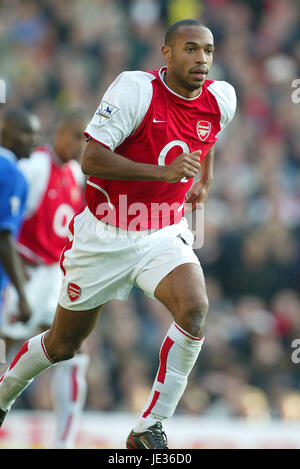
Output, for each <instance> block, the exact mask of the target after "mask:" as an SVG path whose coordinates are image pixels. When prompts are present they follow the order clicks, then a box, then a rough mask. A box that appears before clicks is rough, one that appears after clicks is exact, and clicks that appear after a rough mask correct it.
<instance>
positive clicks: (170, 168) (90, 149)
mask: <svg viewBox="0 0 300 469" xmlns="http://www.w3.org/2000/svg"><path fill="white" fill-rule="evenodd" d="M153 78H154V77H153V75H151V74H149V73H145V72H124V73H121V75H119V76H118V77H117V79H116V80H115V81H114V82H113V83H112V85H111V86H110V87H109V88H108V90H107V91H106V93H105V95H104V97H103V100H102V101H101V103H100V105H99V107H98V109H97V111H96V112H95V114H94V116H93V118H92V120H91V122H90V123H89V125H88V126H87V129H86V131H85V135H86V136H87V137H88V138H89V141H88V144H87V146H86V149H85V152H84V155H83V158H82V164H81V167H82V171H83V172H84V173H85V174H87V175H89V176H95V177H100V178H104V179H116V180H122V179H123V180H131V179H133V180H134V179H135V180H145V181H166V182H175V181H180V180H181V179H182V178H184V177H186V178H193V177H194V176H195V174H196V173H197V171H198V169H199V167H200V152H194V153H182V154H181V155H179V156H178V157H177V158H176V159H175V160H174V161H173V162H172V163H171V164H170V165H167V166H159V165H156V164H147V163H139V162H136V161H132V160H130V159H128V158H125V157H124V156H122V155H119V154H118V153H116V152H115V149H116V148H117V147H118V146H119V145H121V143H122V142H123V141H124V140H125V139H126V138H127V137H128V136H130V135H132V134H134V132H135V131H136V130H137V129H138V127H139V125H140V124H141V122H142V121H143V119H144V117H145V115H146V113H147V110H148V108H149V105H150V103H151V100H152V93H153V88H152V84H151V81H152V80H153Z"/></svg>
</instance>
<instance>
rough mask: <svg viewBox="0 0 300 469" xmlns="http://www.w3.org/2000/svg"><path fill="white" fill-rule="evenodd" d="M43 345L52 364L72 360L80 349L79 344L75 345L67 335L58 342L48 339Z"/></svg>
mask: <svg viewBox="0 0 300 469" xmlns="http://www.w3.org/2000/svg"><path fill="white" fill-rule="evenodd" d="M45 345H46V349H47V353H48V354H49V356H50V358H51V360H53V361H54V362H60V361H64V360H69V359H70V358H73V357H74V355H75V353H76V352H77V350H78V349H79V347H80V344H77V343H76V342H75V341H74V339H73V338H72V337H69V336H67V335H64V336H63V337H62V338H61V339H59V340H55V339H54V340H51V338H49V341H48V343H45Z"/></svg>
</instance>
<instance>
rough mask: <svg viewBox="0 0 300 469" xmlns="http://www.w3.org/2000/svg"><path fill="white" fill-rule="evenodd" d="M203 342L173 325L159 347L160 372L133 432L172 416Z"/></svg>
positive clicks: (202, 339)
mask: <svg viewBox="0 0 300 469" xmlns="http://www.w3.org/2000/svg"><path fill="white" fill-rule="evenodd" d="M203 341H204V337H201V338H199V337H193V336H191V335H190V334H189V333H187V332H186V331H184V330H183V329H182V328H181V327H180V326H178V324H176V323H175V322H173V324H172V325H171V327H170V328H169V330H168V332H167V335H166V337H165V339H164V341H163V344H162V346H161V349H160V365H159V369H158V372H157V375H156V377H155V381H154V384H153V387H152V390H151V393H150V396H149V399H148V401H147V403H146V405H145V407H144V409H143V411H142V414H141V416H140V418H139V421H138V422H137V425H136V426H135V427H134V431H135V432H142V431H144V430H146V429H147V428H149V427H151V425H154V424H155V423H156V422H157V421H162V420H164V419H166V418H169V417H171V416H172V415H173V413H174V411H175V409H176V407H177V404H178V402H179V400H180V398H181V396H182V394H183V393H184V390H185V388H186V385H187V379H188V375H189V374H190V372H191V370H192V368H193V366H194V364H195V362H196V360H197V357H198V355H199V353H200V350H201V347H202V344H203Z"/></svg>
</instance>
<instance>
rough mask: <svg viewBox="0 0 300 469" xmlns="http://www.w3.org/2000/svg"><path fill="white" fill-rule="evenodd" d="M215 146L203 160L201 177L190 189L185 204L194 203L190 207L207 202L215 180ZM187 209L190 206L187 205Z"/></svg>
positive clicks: (193, 207) (193, 208) (192, 208)
mask: <svg viewBox="0 0 300 469" xmlns="http://www.w3.org/2000/svg"><path fill="white" fill-rule="evenodd" d="M214 154H215V149H214V146H212V147H211V148H210V150H209V151H208V153H207V155H206V157H205V158H204V160H203V161H202V162H201V168H200V179H199V181H197V182H195V183H194V184H193V185H192V187H191V188H190V190H189V195H188V196H187V198H186V201H185V204H192V205H191V207H190V209H191V210H195V208H196V206H197V204H201V203H204V202H206V200H207V197H208V193H209V190H210V187H211V184H212V181H213V170H214ZM187 211H189V210H188V207H187Z"/></svg>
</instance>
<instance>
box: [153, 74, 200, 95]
mask: <svg viewBox="0 0 300 469" xmlns="http://www.w3.org/2000/svg"><path fill="white" fill-rule="evenodd" d="M162 78H163V81H164V82H165V84H166V85H167V87H168V88H170V90H171V91H173V92H174V93H176V94H179V95H180V96H182V97H183V98H188V99H192V98H196V97H197V96H199V95H200V94H201V87H200V88H197V89H196V90H192V91H191V90H189V89H187V88H185V87H184V86H183V85H182V84H181V83H178V81H177V80H176V79H175V78H174V77H172V76H171V75H168V74H167V72H165V73H164V74H163V77H162Z"/></svg>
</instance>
